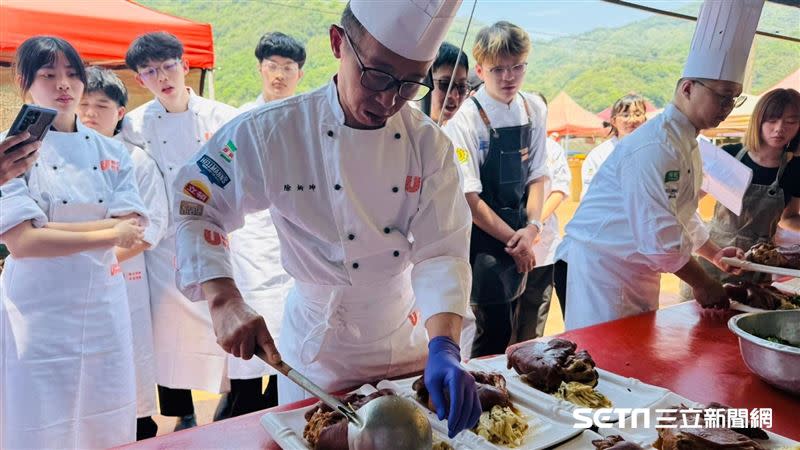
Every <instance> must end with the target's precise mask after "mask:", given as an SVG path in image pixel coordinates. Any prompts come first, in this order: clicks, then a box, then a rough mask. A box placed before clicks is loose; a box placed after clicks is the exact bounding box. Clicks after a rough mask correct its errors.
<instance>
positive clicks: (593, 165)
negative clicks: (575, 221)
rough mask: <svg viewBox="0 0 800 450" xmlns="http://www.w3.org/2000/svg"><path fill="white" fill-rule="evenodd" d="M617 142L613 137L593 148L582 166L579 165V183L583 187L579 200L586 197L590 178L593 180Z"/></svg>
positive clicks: (617, 139)
mask: <svg viewBox="0 0 800 450" xmlns="http://www.w3.org/2000/svg"><path fill="white" fill-rule="evenodd" d="M617 142H619V138H617V137H616V136H614V137H612V138H611V139H609V140H607V141H605V142H603V143H602V144H600V145H598V146H597V147H595V148H593V149H592V150H591V151H590V152H589V154H587V155H586V159H584V160H583V164H582V165H581V183H582V186H583V187H582V189H581V198H583V197H585V196H586V192H587V191H588V190H589V185H590V184H591V183H592V178H594V175H595V174H596V173H597V171H598V170H600V166H602V165H603V163H604V162H606V160H607V159H608V157H609V156H611V152H613V151H614V147H616V146H617Z"/></svg>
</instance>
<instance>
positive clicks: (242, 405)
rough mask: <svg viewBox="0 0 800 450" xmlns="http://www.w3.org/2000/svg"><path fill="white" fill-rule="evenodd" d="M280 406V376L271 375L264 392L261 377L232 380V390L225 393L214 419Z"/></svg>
mask: <svg viewBox="0 0 800 450" xmlns="http://www.w3.org/2000/svg"><path fill="white" fill-rule="evenodd" d="M273 406H278V376H277V375H270V377H269V383H268V384H267V388H266V389H265V390H264V391H263V392H262V390H261V378H251V379H248V380H231V391H230V392H228V393H227V394H225V395H223V397H222V399H221V400H220V405H219V406H218V407H217V411H216V412H215V413H214V421H217V420H223V419H228V418H231V417H236V416H241V415H244V414H249V413H251V412H254V411H261V410H262V409H267V408H272V407H273Z"/></svg>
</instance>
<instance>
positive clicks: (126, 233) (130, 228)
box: [114, 219, 144, 248]
mask: <svg viewBox="0 0 800 450" xmlns="http://www.w3.org/2000/svg"><path fill="white" fill-rule="evenodd" d="M114 232H115V233H116V241H115V242H114V245H116V246H117V247H122V248H131V247H133V246H134V245H136V244H138V243H140V242H141V241H142V239H144V227H142V226H141V225H139V219H125V220H120V221H119V222H118V223H117V224H116V225H114Z"/></svg>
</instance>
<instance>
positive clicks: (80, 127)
mask: <svg viewBox="0 0 800 450" xmlns="http://www.w3.org/2000/svg"><path fill="white" fill-rule="evenodd" d="M93 131H94V130H93V129H91V128H89V127H87V126H86V125H84V124H82V123H81V119H79V118H78V116H77V114H76V115H75V132H74V133H72V132H65V131H58V130H56V129H55V128H53V129H51V130H50V132H51V133H61V134H64V135H75V136H77V135H78V134H83V135H86V136H88V135H89V134H91V133H92V132H93Z"/></svg>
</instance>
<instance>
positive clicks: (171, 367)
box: [122, 32, 239, 429]
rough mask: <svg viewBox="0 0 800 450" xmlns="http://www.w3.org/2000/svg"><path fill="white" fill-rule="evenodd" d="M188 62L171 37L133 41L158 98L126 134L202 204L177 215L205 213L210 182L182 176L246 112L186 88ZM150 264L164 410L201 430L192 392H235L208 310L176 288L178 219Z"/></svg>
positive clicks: (135, 62) (129, 122)
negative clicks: (199, 153)
mask: <svg viewBox="0 0 800 450" xmlns="http://www.w3.org/2000/svg"><path fill="white" fill-rule="evenodd" d="M182 58H183V45H182V44H181V43H180V41H179V40H178V39H177V38H176V37H175V36H173V35H171V34H169V33H165V32H157V33H148V34H145V35H142V36H139V37H138V38H136V40H134V41H133V42H132V43H131V45H130V47H129V48H128V52H127V54H126V55H125V63H126V64H127V65H128V67H129V68H130V69H131V70H133V71H135V72H136V80H137V82H138V83H139V84H140V85H141V86H143V87H145V88H147V90H149V91H150V92H151V93H152V94H153V96H154V97H155V98H154V99H153V100H151V101H149V102H147V103H145V104H144V105H142V106H140V107H138V108H136V109H134V110H133V111H131V112H129V113H128V114H127V117H126V120H125V121H124V122H123V130H122V135H123V138H124V139H125V140H126V141H129V142H133V143H135V144H136V145H138V146H140V147H142V148H143V149H145V150H147V152H148V154H149V155H150V156H152V157H153V159H154V160H155V162H156V164H157V165H158V167H159V168H160V169H161V171H162V173H163V174H164V179H165V181H166V185H167V188H166V189H167V196H168V197H169V198H172V197H174V196H175V192H174V190H175V189H178V190H179V191H183V192H187V193H188V194H189V195H190V196H191V198H193V199H194V200H195V201H196V202H197V204H196V205H195V204H190V203H188V202H187V203H183V204H181V203H178V204H176V205H174V208H175V211H171V212H172V213H173V214H174V213H175V212H184V213H186V214H202V208H203V205H204V204H205V203H206V202H208V201H209V196H210V195H211V191H210V188H209V186H208V183H207V182H205V181H202V180H201V179H192V180H187V181H186V182H184V183H183V184H182V185H181V186H178V187H177V188H175V186H174V183H173V182H174V180H175V177H176V175H177V174H178V170H179V169H180V168H181V167H182V166H183V165H184V164H185V163H186V162H187V161H189V160H190V159H191V157H192V156H193V155H194V154H195V153H196V152H197V150H199V149H200V147H201V146H202V145H203V144H204V143H205V142H206V141H208V140H209V139H210V138H211V136H212V135H213V134H214V132H216V131H217V130H218V129H219V128H220V127H221V126H222V125H223V124H225V123H226V122H228V121H229V120H230V119H232V118H234V117H236V116H237V115H238V113H239V112H238V111H237V110H236V109H234V108H233V107H230V106H228V105H225V104H223V103H219V102H215V101H213V100H207V99H205V98H203V97H200V96H198V95H196V94H195V93H194V91H192V90H191V89H190V88H188V87H186V80H185V76H186V74H187V73H188V72H189V66H188V65H187V63H186V62H185V61H184V60H183V59H182ZM217 152H218V153H224V152H232V150H230V149H225V148H220V149H217ZM197 205H199V206H197ZM171 217H172V216H171ZM145 260H146V264H147V268H148V282H149V284H150V302H151V305H150V306H151V310H152V316H153V334H154V349H153V350H154V354H155V359H156V383H158V398H159V406H160V409H161V414H162V415H165V416H175V417H179V418H180V419H179V420H178V423H177V425H176V429H183V428H187V427H191V426H194V425H195V424H196V419H195V414H194V406H193V403H192V394H191V391H190V390H191V389H200V390H204V391H209V392H217V393H219V392H226V391H228V389H229V384H230V383H229V382H228V379H227V377H226V371H227V356H226V355H225V352H223V351H222V349H220V348H219V345H218V344H217V342H216V338H215V337H214V330H213V327H212V325H211V317H210V316H209V313H208V308H207V306H206V304H205V303H203V302H200V303H193V302H191V301H189V300H188V299H187V298H186V297H184V296H183V294H181V292H180V291H179V290H178V288H177V287H176V286H175V222H174V219H170V222H169V224H168V225H167V232H166V235H165V236H164V239H162V240H161V242H160V243H159V244H158V245H157V246H155V247H154V248H152V249H150V250H148V251H147V252H146V253H145Z"/></svg>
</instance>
